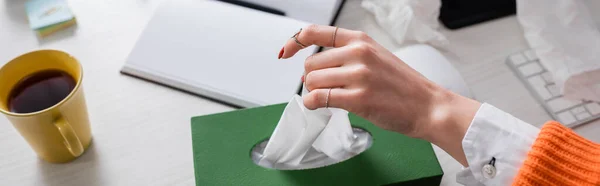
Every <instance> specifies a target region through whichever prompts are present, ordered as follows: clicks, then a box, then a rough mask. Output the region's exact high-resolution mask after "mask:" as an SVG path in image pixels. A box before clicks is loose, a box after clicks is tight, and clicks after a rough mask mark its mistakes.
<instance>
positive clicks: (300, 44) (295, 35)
mask: <svg viewBox="0 0 600 186" xmlns="http://www.w3.org/2000/svg"><path fill="white" fill-rule="evenodd" d="M300 32H302V28H301V29H300V30H299V31H298V32H296V34H294V36H292V39H294V41H295V42H296V44H298V46H300V48H306V45H304V44H302V43H300V41H298V35H300Z"/></svg>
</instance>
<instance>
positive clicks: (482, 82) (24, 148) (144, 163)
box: [0, 0, 600, 185]
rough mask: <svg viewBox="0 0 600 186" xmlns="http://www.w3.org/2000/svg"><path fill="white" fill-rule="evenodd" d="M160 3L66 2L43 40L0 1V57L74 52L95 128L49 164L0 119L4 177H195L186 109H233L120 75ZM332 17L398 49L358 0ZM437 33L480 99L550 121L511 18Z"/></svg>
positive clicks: (91, 180)
mask: <svg viewBox="0 0 600 186" xmlns="http://www.w3.org/2000/svg"><path fill="white" fill-rule="evenodd" d="M159 1H161V0H102V1H99V0H97V1H91V0H69V3H70V5H71V8H72V9H73V11H74V13H75V14H76V16H77V19H78V26H77V28H74V29H73V28H72V29H69V30H67V31H63V32H60V33H58V34H56V35H53V36H50V37H49V38H46V39H37V38H36V36H35V35H34V33H33V32H32V31H31V30H30V29H29V26H28V24H27V20H26V17H25V12H24V10H23V9H24V8H23V3H24V0H3V1H0V65H3V64H4V63H6V62H7V61H9V60H10V59H12V58H14V57H16V56H17V55H19V54H22V53H25V52H28V51H31V50H35V49H40V48H53V49H60V50H65V51H67V52H69V53H71V54H72V55H74V56H75V57H77V58H78V59H79V60H80V61H81V63H82V64H83V66H84V70H85V79H84V89H85V94H86V98H87V103H88V109H89V113H90V119H91V122H92V133H93V136H94V142H93V144H92V146H91V147H90V149H89V150H88V151H87V152H86V153H85V154H84V155H83V156H82V157H80V158H79V159H77V160H75V161H73V162H71V163H67V164H50V163H47V162H44V161H42V160H40V159H38V158H37V157H36V155H35V153H34V152H33V151H32V150H31V148H29V146H28V145H27V143H26V142H25V141H24V140H23V138H22V137H21V136H20V135H19V134H18V133H17V131H16V130H15V129H14V128H13V127H12V125H11V124H10V123H9V122H8V121H7V120H6V119H5V118H4V117H0V185H194V183H195V181H194V168H193V159H192V144H191V142H192V141H191V132H190V117H192V116H197V115H204V114H210V113H218V112H223V111H229V110H233V108H230V107H228V106H224V105H221V104H219V103H215V102H212V101H210V100H206V99H203V98H199V97H196V96H192V95H188V94H186V93H182V92H179V91H175V90H172V89H169V88H165V87H162V86H159V85H155V84H152V83H148V82H145V81H142V80H138V79H135V78H131V77H129V76H124V75H121V74H119V69H120V68H121V66H122V65H123V62H124V61H125V59H126V57H127V55H128V53H129V51H130V50H131V48H132V47H133V45H134V43H135V41H136V39H137V37H138V36H139V34H140V32H141V31H142V29H143V28H144V25H145V24H146V22H147V21H148V20H149V18H150V16H151V15H152V11H153V10H154V9H155V8H156V6H157V5H158V3H159ZM596 4H600V3H596ZM597 7H600V6H597ZM338 25H339V26H341V27H344V28H350V29H357V30H363V31H365V32H367V33H369V34H370V35H371V36H372V37H373V38H374V39H375V40H377V41H379V42H380V43H382V44H383V45H384V46H385V47H387V48H389V49H391V50H394V49H397V48H398V47H399V46H398V45H396V44H394V43H393V41H392V40H391V39H389V37H388V36H387V35H386V34H385V32H384V31H382V30H381V29H380V28H379V27H378V26H377V25H376V24H375V22H374V20H373V18H372V17H371V16H370V15H368V14H367V13H366V12H365V11H364V10H362V9H361V8H360V1H359V0H348V1H347V3H346V5H345V7H344V9H343V11H342V14H341V15H340V18H339V21H338ZM443 33H444V34H445V35H446V36H447V37H448V39H449V40H450V42H451V47H450V49H448V51H445V52H444V53H445V54H446V56H447V57H449V58H450V59H451V60H452V61H453V63H454V65H455V66H456V67H457V68H458V69H459V71H460V72H461V73H462V75H463V76H464V78H465V79H466V81H467V84H468V85H469V86H470V87H471V89H472V91H473V93H474V94H475V96H476V97H477V99H478V100H480V101H484V102H488V103H491V104H493V105H495V106H497V107H499V108H501V109H503V110H505V111H507V112H510V113H512V114H513V115H515V116H517V117H519V118H522V119H523V120H525V121H527V122H530V123H535V124H541V123H543V122H544V121H546V120H549V119H550V117H549V115H548V114H547V113H546V112H545V111H544V110H543V109H542V107H541V106H540V105H539V104H538V103H537V102H536V101H535V100H534V99H533V97H532V96H531V95H530V94H529V92H528V91H527V90H526V89H525V87H524V86H523V85H522V84H521V82H520V81H519V80H518V79H517V78H516V77H515V76H514V75H513V73H512V72H511V71H510V70H509V69H508V67H507V66H506V65H505V64H504V60H505V59H506V56H508V55H509V54H511V53H513V52H517V51H520V50H523V49H526V48H527V47H528V46H527V43H526V42H525V40H524V38H523V33H522V30H521V29H520V27H519V25H518V23H517V21H516V18H515V17H514V16H513V17H507V18H503V19H499V20H495V21H491V22H486V23H483V24H478V25H475V26H472V27H468V28H465V29H461V30H456V31H449V30H443ZM290 34H293V33H290ZM274 52H276V51H274ZM507 87H508V88H507ZM576 131H578V132H579V133H580V134H582V135H584V136H586V137H588V138H590V139H592V140H594V141H597V142H599V141H600V136H598V135H594V134H598V133H600V122H598V121H597V122H594V123H590V124H587V125H584V126H581V127H579V128H577V129H576ZM435 149H436V154H437V155H438V158H439V161H440V163H441V165H442V168H443V169H444V172H445V175H444V178H443V180H442V185H457V184H456V182H455V173H456V172H458V171H459V170H460V168H461V167H460V165H459V164H458V163H457V162H456V161H454V160H453V159H452V158H451V157H450V156H448V155H447V154H446V153H445V152H443V151H441V150H439V149H438V148H435Z"/></svg>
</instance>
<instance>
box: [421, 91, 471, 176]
mask: <svg viewBox="0 0 600 186" xmlns="http://www.w3.org/2000/svg"><path fill="white" fill-rule="evenodd" d="M432 97H433V98H432V103H431V105H430V109H429V110H430V111H429V114H428V121H429V124H428V127H427V130H426V131H425V133H424V134H423V136H422V139H424V140H427V141H429V142H431V143H433V144H435V145H437V146H438V147H440V148H442V149H443V150H444V151H446V152H447V153H448V154H450V155H451V156H452V157H453V158H454V159H456V160H457V161H459V162H460V163H461V164H463V166H468V165H467V161H466V158H465V155H464V151H463V148H462V140H463V138H464V136H465V134H466V132H467V130H468V129H469V126H470V125H471V122H472V121H473V118H474V117H475V114H476V113H477V110H479V107H480V106H481V103H479V102H478V101H475V100H472V99H469V98H466V97H463V96H461V95H458V94H455V93H453V92H451V91H449V90H446V89H443V88H439V90H437V91H434V93H433V96H432Z"/></svg>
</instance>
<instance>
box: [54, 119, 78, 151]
mask: <svg viewBox="0 0 600 186" xmlns="http://www.w3.org/2000/svg"><path fill="white" fill-rule="evenodd" d="M54 126H55V127H56V128H57V129H58V132H60V135H61V136H62V137H63V139H64V141H63V143H64V144H65V146H66V147H67V150H69V152H70V153H71V155H73V156H75V157H79V156H80V155H81V154H82V153H83V145H81V141H80V140H79V137H77V134H75V131H74V130H73V128H72V127H71V125H69V123H68V122H67V120H65V119H64V118H63V117H62V116H60V117H59V118H58V119H56V120H55V121H54Z"/></svg>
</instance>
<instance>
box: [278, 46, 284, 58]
mask: <svg viewBox="0 0 600 186" xmlns="http://www.w3.org/2000/svg"><path fill="white" fill-rule="evenodd" d="M281 56H283V47H282V48H281V50H280V51H279V56H278V57H277V59H281Z"/></svg>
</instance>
